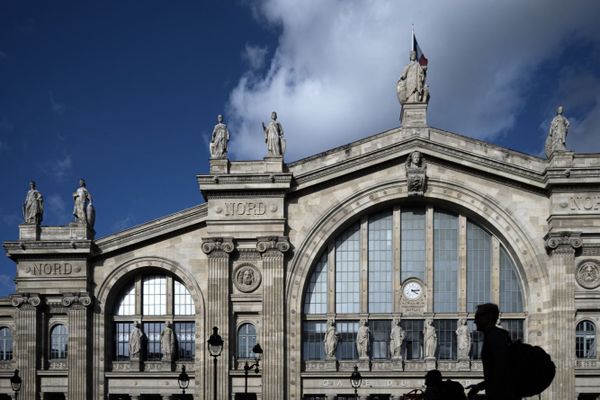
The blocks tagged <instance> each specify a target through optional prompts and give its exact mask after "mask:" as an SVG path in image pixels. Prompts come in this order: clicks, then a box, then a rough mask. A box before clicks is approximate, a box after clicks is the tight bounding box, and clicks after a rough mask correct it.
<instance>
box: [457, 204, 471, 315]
mask: <svg viewBox="0 0 600 400" xmlns="http://www.w3.org/2000/svg"><path fill="white" fill-rule="evenodd" d="M469 311H471V310H467V217H465V216H464V215H459V216H458V312H460V313H464V312H469Z"/></svg>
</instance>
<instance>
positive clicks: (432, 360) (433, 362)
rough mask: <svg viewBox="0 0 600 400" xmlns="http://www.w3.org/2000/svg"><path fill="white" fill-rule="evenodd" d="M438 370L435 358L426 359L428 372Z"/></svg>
mask: <svg viewBox="0 0 600 400" xmlns="http://www.w3.org/2000/svg"><path fill="white" fill-rule="evenodd" d="M436 368H437V361H436V359H435V358H426V359H425V369H426V370H427V371H431V370H432V369H436Z"/></svg>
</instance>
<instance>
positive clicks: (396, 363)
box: [392, 358, 404, 371]
mask: <svg viewBox="0 0 600 400" xmlns="http://www.w3.org/2000/svg"><path fill="white" fill-rule="evenodd" d="M392 370H393V371H404V362H403V360H402V358H392Z"/></svg>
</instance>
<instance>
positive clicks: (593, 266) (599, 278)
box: [575, 260, 600, 289]
mask: <svg viewBox="0 0 600 400" xmlns="http://www.w3.org/2000/svg"><path fill="white" fill-rule="evenodd" d="M575 280H576V281H577V283H578V284H579V285H580V286H581V287H583V288H586V289H596V288H597V287H598V286H600V265H599V264H598V262H597V261H593V260H587V261H584V262H582V263H581V264H579V266H578V267H577V271H576V272H575Z"/></svg>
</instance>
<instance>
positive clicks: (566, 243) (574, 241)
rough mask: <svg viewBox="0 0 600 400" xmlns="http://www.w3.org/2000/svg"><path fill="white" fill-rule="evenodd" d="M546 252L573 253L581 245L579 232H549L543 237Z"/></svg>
mask: <svg viewBox="0 0 600 400" xmlns="http://www.w3.org/2000/svg"><path fill="white" fill-rule="evenodd" d="M545 239H546V248H547V249H548V251H550V252H553V251H555V250H564V251H575V250H576V249H578V248H580V247H581V246H582V245H583V240H582V239H581V232H551V233H548V234H547V235H546V237H545Z"/></svg>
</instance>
